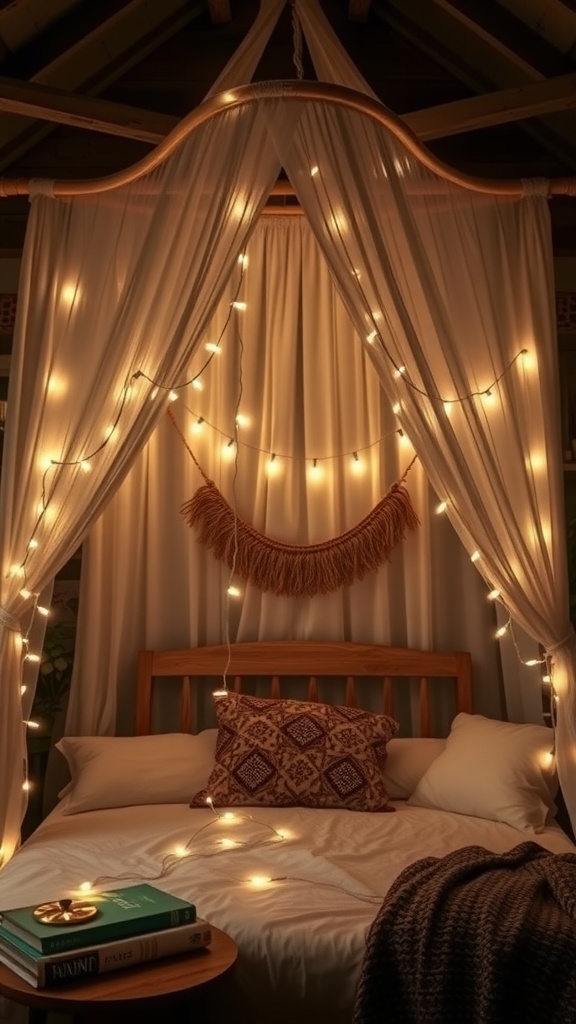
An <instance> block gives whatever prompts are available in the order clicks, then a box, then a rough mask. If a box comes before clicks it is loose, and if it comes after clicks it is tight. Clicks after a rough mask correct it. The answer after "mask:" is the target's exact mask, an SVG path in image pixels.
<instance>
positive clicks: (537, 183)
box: [522, 178, 550, 198]
mask: <svg viewBox="0 0 576 1024" xmlns="http://www.w3.org/2000/svg"><path fill="white" fill-rule="evenodd" d="M549 185H550V182H549V180H548V178H522V196H523V198H526V196H547V195H548V188H549Z"/></svg>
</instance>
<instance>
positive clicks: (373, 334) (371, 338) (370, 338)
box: [366, 331, 378, 345]
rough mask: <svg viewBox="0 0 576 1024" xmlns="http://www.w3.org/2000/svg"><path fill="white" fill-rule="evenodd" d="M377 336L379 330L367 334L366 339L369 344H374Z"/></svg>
mask: <svg viewBox="0 0 576 1024" xmlns="http://www.w3.org/2000/svg"><path fill="white" fill-rule="evenodd" d="M377 337H378V331H371V332H370V334H367V335H366V341H367V342H368V344H369V345H373V344H374V342H375V340H376V338H377Z"/></svg>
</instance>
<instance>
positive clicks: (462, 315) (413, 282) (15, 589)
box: [0, 0, 576, 858]
mask: <svg viewBox="0 0 576 1024" xmlns="http://www.w3.org/2000/svg"><path fill="white" fill-rule="evenodd" d="M266 7H267V5H266V4H263V5H262V12H261V16H260V17H259V19H258V24H257V39H258V42H257V44H255V45H256V47H259V46H263V45H264V43H265V40H266V36H267V33H269V31H270V30H271V27H272V24H273V15H275V14H276V12H278V13H279V11H280V9H281V7H282V4H281V3H280V0H278V5H277V7H276V4H274V5H273V6H272V5H268V10H266ZM296 10H297V11H298V10H300V11H301V12H302V14H303V24H304V27H306V25H305V23H304V22H305V19H304V14H306V16H307V22H308V26H309V27H310V26H312V25H313V24H319V22H318V18H320V13H319V7H318V4H317V0H296ZM313 45H314V44H313V43H311V46H313ZM323 51H324V53H323V58H322V59H323V61H325V62H326V63H327V65H328V64H330V62H332V63H333V64H334V67H336V68H337V74H338V76H339V78H340V81H341V82H342V84H344V85H346V84H349V79H348V78H347V77H346V76H347V74H348V72H347V71H346V67H345V64H346V62H345V61H344V60H343V58H342V54H341V53H338V54H336V51H335V49H334V45H333V42H331V37H330V36H329V35H326V36H325V37H323ZM255 61H257V50H256V49H252V47H251V46H250V45H247V46H245V48H244V50H243V51H242V55H241V59H240V60H239V63H238V67H237V68H236V71H235V73H237V74H240V73H241V71H240V70H239V69H248V70H247V71H246V73H247V74H249V73H251V71H250V69H253V68H254V67H255ZM242 73H244V71H242ZM333 73H334V74H335V73H336V72H333ZM231 84H234V83H231V82H229V81H228V80H227V78H226V76H224V77H223V78H222V79H221V80H220V86H221V87H222V88H229V87H230V85H231ZM351 84H352V85H353V86H356V87H358V86H359V85H360V86H361V83H359V82H358V76H357V74H356V75H355V76H354V77H353V80H352V82H351ZM279 93H280V94H281V90H279ZM273 95H274V90H271V91H270V90H269V91H267V90H265V89H261V90H260V92H259V97H258V102H253V103H250V104H247V105H246V106H244V107H241V108H233V109H230V110H225V111H224V112H221V113H219V114H218V115H217V117H215V118H214V119H213V120H211V121H209V122H207V123H206V124H204V125H203V126H202V127H201V128H198V129H197V130H196V131H195V132H194V133H193V134H192V135H191V136H190V137H189V138H188V139H187V140H186V141H185V142H184V143H182V144H181V145H180V146H179V147H178V148H177V149H176V150H175V151H173V152H172V153H171V155H170V156H169V157H168V158H167V159H166V160H165V162H164V163H163V165H162V166H160V167H159V168H157V169H156V170H155V171H154V172H151V173H149V174H148V175H146V176H145V177H144V178H141V179H140V180H139V182H137V183H136V184H134V185H132V186H126V187H123V188H116V189H110V190H109V191H107V192H103V193H101V194H100V195H97V196H93V197H84V198H79V199H76V198H75V199H73V200H72V199H71V200H61V199H59V200H54V199H50V198H47V197H46V195H37V196H36V197H35V198H34V199H33V202H32V210H31V216H30V223H29V228H28V232H27V238H26V245H25V253H24V259H23V268H22V276H21V282H20V289H19V305H18V319H17V324H16V332H15V344H14V354H13V361H12V368H11V376H10V391H9V396H8V410H9V411H8V422H7V427H6V438H5V445H4V465H3V473H2V485H1V491H0V517H1V521H0V550H1V554H2V566H3V571H2V577H1V583H0V679H1V691H0V774H1V776H2V777H3V778H4V779H9V780H10V783H9V784H8V785H5V786H3V788H2V790H1V791H0V826H1V827H2V833H3V839H2V849H3V855H4V857H6V858H8V857H9V856H10V855H11V853H12V851H13V849H14V848H15V846H16V844H17V841H18V830H19V825H20V819H21V815H22V811H23V804H24V800H25V797H24V795H23V793H22V791H21V783H22V774H21V766H22V764H23V763H24V759H25V736H24V730H23V725H22V719H23V717H24V718H26V716H27V710H28V708H29V704H30V700H31V695H32V692H33V687H32V686H31V687H30V688H29V690H28V691H27V692H26V694H25V695H24V701H23V703H22V701H21V695H20V685H21V677H20V661H21V657H22V651H21V640H20V633H19V629H20V628H21V629H22V630H23V631H24V632H26V631H27V628H28V618H30V617H31V616H32V613H33V609H34V603H35V600H36V598H35V597H34V596H33V595H34V594H39V593H40V592H41V591H42V590H43V589H44V588H45V587H46V586H49V584H50V581H51V579H52V577H53V576H54V574H55V572H56V571H57V570H58V569H59V568H60V567H61V565H62V564H63V563H64V562H65V561H66V560H67V558H69V557H70V555H71V554H72V553H73V551H74V550H75V548H76V547H77V546H78V544H79V543H80V542H81V540H82V538H83V537H84V536H85V534H86V531H87V530H88V529H89V528H90V526H91V525H92V524H94V522H95V521H96V520H97V518H98V516H100V514H101V513H102V512H103V510H104V508H105V506H106V504H107V502H108V501H109V499H110V497H111V496H112V494H113V493H114V491H115V490H116V488H117V487H118V486H119V485H120V483H121V482H122V481H123V480H124V479H125V477H126V474H127V473H128V471H129V469H130V466H131V465H132V463H133V461H134V458H135V456H136V453H137V452H138V451H139V450H140V449H141V447H142V445H143V444H144V442H145V441H146V440H147V439H148V437H149V436H150V433H151V431H152V429H153V427H154V426H155V425H156V424H157V422H158V420H159V418H160V416H161V413H162V409H163V408H164V407H165V404H166V400H167V399H166V391H165V390H162V389H161V390H160V391H159V392H158V393H156V386H155V385H153V383H152V382H153V381H155V382H159V383H160V385H161V386H162V388H165V389H170V388H173V387H174V386H175V385H178V384H179V383H180V382H182V381H183V380H186V379H187V374H189V372H190V369H189V368H190V361H191V358H192V356H193V354H194V352H195V350H196V349H197V347H198V345H199V342H200V339H201V338H202V337H204V336H205V333H206V330H207V328H208V325H209V323H210V319H211V317H212V315H213V314H214V311H215V309H216V303H217V301H218V299H219V297H220V294H221V292H222V289H223V287H224V285H225V283H226V281H227V280H228V278H229V277H230V275H231V273H232V272H233V271H236V273H238V264H237V262H236V260H237V257H238V255H239V253H240V252H241V250H242V248H243V246H244V244H245V242H246V240H247V238H248V236H249V234H250V231H251V229H252V228H253V226H254V224H255V220H256V217H257V216H258V213H259V211H260V208H261V206H262V203H263V202H264V200H265V198H266V195H267V193H268V191H269V189H270V187H271V185H272V183H273V181H274V179H275V177H276V175H277V172H278V169H279V165H280V162H281V163H282V164H283V165H284V167H285V168H286V170H287V172H288V173H289V176H290V178H291V179H292V181H293V184H294V186H295V189H296V191H297V194H298V196H299V198H300V201H301V203H302V205H303V207H304V209H305V212H306V214H307V216H308V218H309V221H310V224H311V227H312V230H313V232H314V234H315V236H316V238H317V240H318V243H319V245H320V248H321V250H322V252H323V253H324V255H325V257H326V259H327V261H328V263H329V265H330V268H331V272H332V274H333V275H334V278H335V280H336V282H337V285H338V289H339V292H340V295H341V298H342V299H343V301H344V304H345V306H346V308H347V310H348V312H349V313H350V316H351V318H352V321H353V324H354V326H355V328H356V331H357V332H358V334H359V336H360V338H361V344H362V345H363V346H365V347H366V352H367V353H368V354H369V357H370V359H371V360H372V362H373V365H374V367H375V368H376V371H377V374H378V377H379V379H380V384H381V388H382V391H383V394H384V395H385V396H386V398H387V400H388V402H389V403H391V404H393V405H394V406H395V408H396V412H395V414H394V415H395V416H396V417H397V419H396V421H395V422H396V423H397V425H398V426H399V428H401V429H402V430H403V431H404V434H405V437H406V438H408V439H409V440H410V442H411V443H412V445H413V446H414V448H415V451H416V452H417V454H418V456H419V459H420V460H421V463H422V466H423V468H424V470H425V472H426V475H427V477H428V479H429V480H430V482H431V485H432V487H433V488H434V491H435V492H436V493H437V495H438V497H439V499H442V500H445V501H446V503H447V515H448V517H449V519H450V521H451V522H452V524H453V525H454V527H455V529H456V531H457V532H458V534H459V536H460V538H461V540H462V542H463V544H464V546H465V548H466V550H467V551H468V553H469V554H470V555H472V554H475V552H477V555H475V557H476V558H477V561H476V562H475V564H476V567H477V568H478V569H479V570H480V574H481V577H480V578H481V579H483V580H484V581H485V583H486V585H487V586H489V587H492V588H497V589H498V590H499V591H500V599H501V602H502V607H504V608H505V609H506V610H507V612H508V613H509V614H510V615H511V616H512V617H513V619H514V620H515V621H517V622H518V623H519V624H520V625H521V626H522V627H523V628H524V629H525V630H526V632H527V633H528V634H529V635H530V636H531V637H533V638H534V639H535V640H536V641H538V642H539V643H541V644H542V645H543V646H544V648H546V650H547V651H548V652H549V654H550V655H551V656H552V658H553V662H554V685H555V688H556V691H557V693H558V694H559V704H558V731H557V747H558V765H559V773H560V779H561V783H562V787H563V790H564V796H565V799H566V802H567V804H568V807H569V810H570V814H571V817H572V821H573V823H574V824H576V785H575V784H574V776H575V773H576V763H575V755H574V751H575V750H576V714H575V712H576V707H575V703H576V679H575V678H574V650H573V648H574V639H573V635H572V627H571V624H570V620H569V612H568V586H567V567H566V544H565V532H564V517H563V507H562V482H561V467H560V459H561V442H560V429H559V422H558V417H557V416H556V415H555V408H556V404H557V401H556V398H557V372H558V371H557V355H556V344H555V338H554V303H553V280H552V260H551V244H550V231H549V219H548V211H547V206H546V200H545V198H544V196H543V195H540V194H538V189H531V190H528V189H527V195H526V197H525V198H523V199H521V200H517V199H504V198H503V199H493V198H491V197H487V196H484V195H482V196H474V195H473V194H472V193H469V192H467V191H466V190H464V189H462V188H460V187H457V186H454V185H449V184H447V183H446V182H445V181H444V180H440V178H439V177H437V176H436V175H434V174H432V173H431V172H430V171H427V170H425V169H423V167H422V166H421V165H420V164H419V163H418V161H417V160H416V159H415V158H414V157H413V156H411V155H410V154H409V153H408V152H407V150H406V149H405V148H404V147H403V146H402V145H401V144H400V143H399V142H397V141H395V140H394V139H392V138H391V136H390V135H389V133H388V132H386V131H385V130H384V129H383V128H382V127H380V126H377V125H376V124H375V123H374V122H373V121H370V120H368V119H367V118H365V117H364V116H362V115H361V114H359V113H357V112H354V111H351V110H348V109H346V110H345V109H344V108H342V107H335V106H332V105H327V104H319V103H318V102H305V103H303V102H300V101H296V100H294V99H286V98H285V97H284V98H278V97H277V98H276V99H271V98H270V97H271V96H273ZM41 191H43V192H44V193H46V192H49V189H46V188H45V187H44V186H42V188H41ZM528 192H530V194H528ZM532 193H533V194H532ZM275 301H276V302H277V303H279V305H280V308H281V306H282V302H283V282H282V280H281V279H280V280H278V282H277V288H276V293H275ZM239 349H241V345H240V344H238V345H237V351H238V350H239ZM524 349H525V350H526V354H525V355H523V356H520V352H521V350H524ZM299 372H300V371H299V367H298V366H297V365H295V366H294V367H293V369H292V376H291V377H290V376H288V377H286V378H285V380H284V381H282V383H281V384H278V385H277V387H278V396H277V406H276V407H275V408H273V411H272V412H271V413H270V423H269V425H268V432H269V436H270V442H269V443H270V444H273V443H275V440H274V430H273V428H274V426H275V424H276V422H277V421H278V418H279V417H280V414H281V412H282V413H283V415H284V416H286V417H287V418H288V422H291V417H292V416H293V411H292V409H291V402H290V393H291V391H290V388H291V386H292V385H293V384H294V381H295V380H296V379H297V374H298V373H299ZM136 374H138V375H137V376H135V375H136ZM331 382H332V381H330V383H331ZM347 404H348V403H347V401H343V402H342V409H343V410H344V409H345V408H346V407H347ZM226 409H229V406H226ZM345 415H346V414H345V413H344V414H343V417H342V419H343V422H345ZM324 430H325V428H324V427H323V426H322V425H321V426H320V428H319V432H318V436H317V437H314V438H313V439H312V442H313V443H314V444H318V446H320V443H321V442H322V443H323V445H325V444H326V434H325V433H324ZM337 439H338V440H339V439H340V434H339V435H338V438H337ZM337 439H336V438H334V437H332V438H331V439H330V447H332V445H333V443H334V442H335V440H337ZM309 440H310V439H309V438H307V439H306V441H307V442H308V441H309ZM324 450H325V449H324ZM306 452H308V444H307V445H306ZM87 456H90V458H89V459H88V466H86V460H87ZM81 463H84V464H85V468H89V472H86V473H84V472H83V467H82V465H81ZM253 480H254V483H253V486H255V487H257V488H258V489H260V490H261V489H262V488H263V487H264V486H266V487H268V483H266V484H265V483H264V481H263V479H262V478H261V477H260V478H258V477H256V478H255V477H253ZM246 486H251V484H250V483H249V482H247V483H246ZM270 486H271V484H270ZM135 487H136V491H137V492H139V484H138V482H136V483H135ZM346 490H347V491H348V490H349V489H348V488H346ZM272 493H273V492H271V494H272ZM350 493H352V492H350ZM188 496H189V495H186V496H185V497H188ZM380 496H381V494H378V497H380ZM157 500H158V502H160V501H162V502H163V501H164V495H158V496H157ZM274 500H277V501H278V500H279V499H278V498H277V497H276V498H275V499H274ZM347 500H350V499H347ZM313 502H314V498H313V497H312V496H311V493H310V496H308V488H307V489H306V496H305V497H304V498H302V488H301V487H300V489H299V490H296V491H295V492H294V505H293V514H294V519H296V513H297V512H301V511H302V510H305V509H306V506H307V504H308V505H309V504H311V503H313ZM272 508H273V500H272V501H271V502H270V503H269V505H268V510H267V513H266V514H270V515H273V512H272ZM277 521H278V519H277V517H276V518H275V519H274V522H277ZM134 523H135V526H134V529H135V530H143V529H145V526H146V524H145V523H141V522H139V520H138V513H137V512H135V519H134ZM264 525H266V524H264ZM31 542H32V543H31ZM36 545H37V546H36ZM146 571H148V570H146ZM118 585H119V586H120V587H121V588H122V587H124V588H125V590H126V592H127V597H126V600H127V601H128V602H129V601H130V600H131V599H132V597H133V589H129V587H128V582H127V581H125V580H122V581H120V582H119V584H118ZM144 585H146V577H145V578H144ZM209 586H210V585H208V589H209ZM128 590H129V593H128ZM30 595H32V596H30ZM257 600H260V597H258V598H257ZM249 607H250V601H249V600H248V599H246V600H245V601H244V602H243V606H242V616H244V615H245V614H247V610H248V608H249ZM197 613H198V616H199V620H200V625H199V627H198V629H199V631H204V632H206V633H208V632H209V631H210V630H214V629H215V627H214V624H213V623H208V621H207V618H205V616H206V615H207V612H206V606H205V605H204V602H203V601H202V602H200V603H199V604H198V606H197ZM168 614H169V613H168V611H166V615H168ZM290 615H291V613H288V612H286V613H285V614H283V615H282V614H280V615H276V614H275V615H274V617H273V621H274V628H279V625H280V623H281V622H282V621H283V622H284V624H285V623H286V620H287V619H288V620H289V618H290ZM313 619H314V616H313ZM225 626H226V628H228V620H227V619H225ZM118 628H119V627H118V623H115V624H114V626H113V631H115V633H117V632H118ZM233 628H234V627H233ZM307 628H310V629H312V628H316V621H314V622H313V625H312V626H310V627H307ZM240 632H241V630H240V628H239V633H240ZM101 640H102V642H103V643H104V642H106V640H107V636H106V634H104V635H103V636H102V638H101ZM407 640H408V642H411V640H410V637H407ZM116 642H121V641H118V640H116ZM169 642H170V641H169V638H168V636H167V637H166V643H169ZM111 657H112V660H113V659H114V654H113V653H112V655H111ZM109 684H110V680H109V677H108V676H105V677H104V682H102V683H101V685H102V686H103V687H104V688H106V687H107V686H108V685H109ZM110 685H112V687H113V686H114V684H113V683H112V684H110ZM96 703H98V701H97V702H96ZM99 703H100V706H99V708H98V709H95V708H94V709H93V710H94V714H95V715H96V717H97V718H98V720H99V728H101V729H107V728H109V727H110V721H111V719H110V715H111V714H112V711H111V704H112V700H111V698H107V706H106V708H104V707H103V706H102V701H101V700H100V702H99Z"/></svg>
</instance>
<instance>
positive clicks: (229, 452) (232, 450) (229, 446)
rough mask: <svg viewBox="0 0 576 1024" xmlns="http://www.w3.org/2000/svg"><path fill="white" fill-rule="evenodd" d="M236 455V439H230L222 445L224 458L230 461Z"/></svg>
mask: <svg viewBox="0 0 576 1024" xmlns="http://www.w3.org/2000/svg"><path fill="white" fill-rule="evenodd" d="M235 454H236V445H235V444H234V439H233V438H230V440H229V441H226V442H225V443H224V444H223V445H222V455H223V456H224V458H225V459H228V460H230V459H233V458H234V456H235Z"/></svg>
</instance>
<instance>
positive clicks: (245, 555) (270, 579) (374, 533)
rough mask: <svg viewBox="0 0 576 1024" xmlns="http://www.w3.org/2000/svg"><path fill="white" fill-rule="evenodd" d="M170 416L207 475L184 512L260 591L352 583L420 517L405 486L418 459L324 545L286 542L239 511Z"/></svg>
mask: <svg viewBox="0 0 576 1024" xmlns="http://www.w3.org/2000/svg"><path fill="white" fill-rule="evenodd" d="M168 415H169V417H170V419H171V421H172V423H173V425H174V427H175V428H176V430H177V432H178V434H179V436H180V438H181V439H182V442H183V444H184V446H185V447H186V449H187V451H188V453H189V455H190V456H191V458H192V460H193V461H194V463H195V465H196V467H197V468H198V470H199V472H200V473H201V475H202V477H203V478H204V480H205V483H204V485H203V486H201V487H200V488H199V489H198V490H197V491H196V494H195V495H194V497H193V498H191V499H190V501H187V502H185V503H184V504H183V505H182V507H181V509H180V511H181V513H182V515H183V516H184V518H185V519H186V522H187V523H188V525H189V526H192V527H195V528H196V530H197V532H198V540H199V541H200V543H201V544H204V545H205V546H206V547H208V548H209V549H210V550H211V551H212V554H213V555H214V557H215V558H217V559H219V561H221V562H224V563H225V564H226V565H228V567H229V568H230V569H232V568H234V571H235V572H236V573H237V575H238V576H240V577H241V578H242V579H246V580H249V581H250V582H251V583H253V584H254V585H255V586H256V587H258V588H259V589H260V590H268V591H272V593H274V594H278V595H283V596H286V597H303V596H306V597H314V596H315V595H316V594H327V593H329V592H330V591H333V590H338V589H340V587H346V586H350V585H351V584H352V583H354V582H355V581H356V580H361V579H363V578H364V576H366V575H367V574H368V573H369V572H373V571H374V570H376V569H377V568H378V567H379V566H380V565H382V564H383V563H384V562H385V561H387V560H388V558H389V557H390V554H391V552H392V551H393V549H394V548H395V547H396V545H397V544H399V543H400V541H401V540H403V539H404V537H405V535H406V531H407V530H413V529H415V527H417V526H419V524H420V521H419V519H418V516H417V514H416V512H415V510H414V507H413V505H412V501H411V499H410V495H409V493H408V491H407V490H406V488H405V486H404V480H405V479H406V476H407V475H408V472H409V470H410V468H411V466H412V465H413V464H414V461H415V459H413V460H412V462H411V463H410V465H409V466H408V468H407V469H406V472H405V473H404V475H403V477H402V479H401V480H400V481H398V483H395V484H393V486H392V487H391V488H390V490H389V491H388V493H387V494H385V495H384V497H383V498H382V499H381V501H379V502H378V504H377V505H376V506H375V508H373V509H372V511H371V512H369V513H368V515H367V516H365V518H364V519H362V520H361V521H360V522H359V523H357V525H356V526H354V527H353V528H352V529H351V530H347V531H346V532H345V533H343V534H341V535H340V536H339V537H334V538H333V539H331V540H327V541H324V542H323V543H321V544H309V545H297V544H285V543H283V542H282V541H277V540H273V539H272V538H270V537H267V536H265V534H263V533H260V532H259V531H258V530H256V529H255V528H254V527H253V526H251V525H250V524H249V523H247V522H245V521H244V520H243V519H242V518H241V517H240V516H238V515H237V514H236V512H235V510H234V509H233V508H232V507H231V505H230V504H229V502H228V501H227V500H226V498H225V497H224V495H223V494H222V493H221V491H220V490H219V489H218V488H217V487H216V484H215V483H214V482H213V481H212V480H210V479H209V478H208V477H207V476H206V474H205V472H204V470H203V469H202V467H201V466H200V464H199V462H198V460H197V459H196V457H195V455H194V453H193V451H192V449H191V448H190V446H189V445H188V442H187V441H186V438H185V437H184V435H183V434H182V431H181V430H180V428H179V426H178V424H177V423H176V420H175V419H174V416H173V415H172V413H171V412H170V411H169V412H168Z"/></svg>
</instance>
